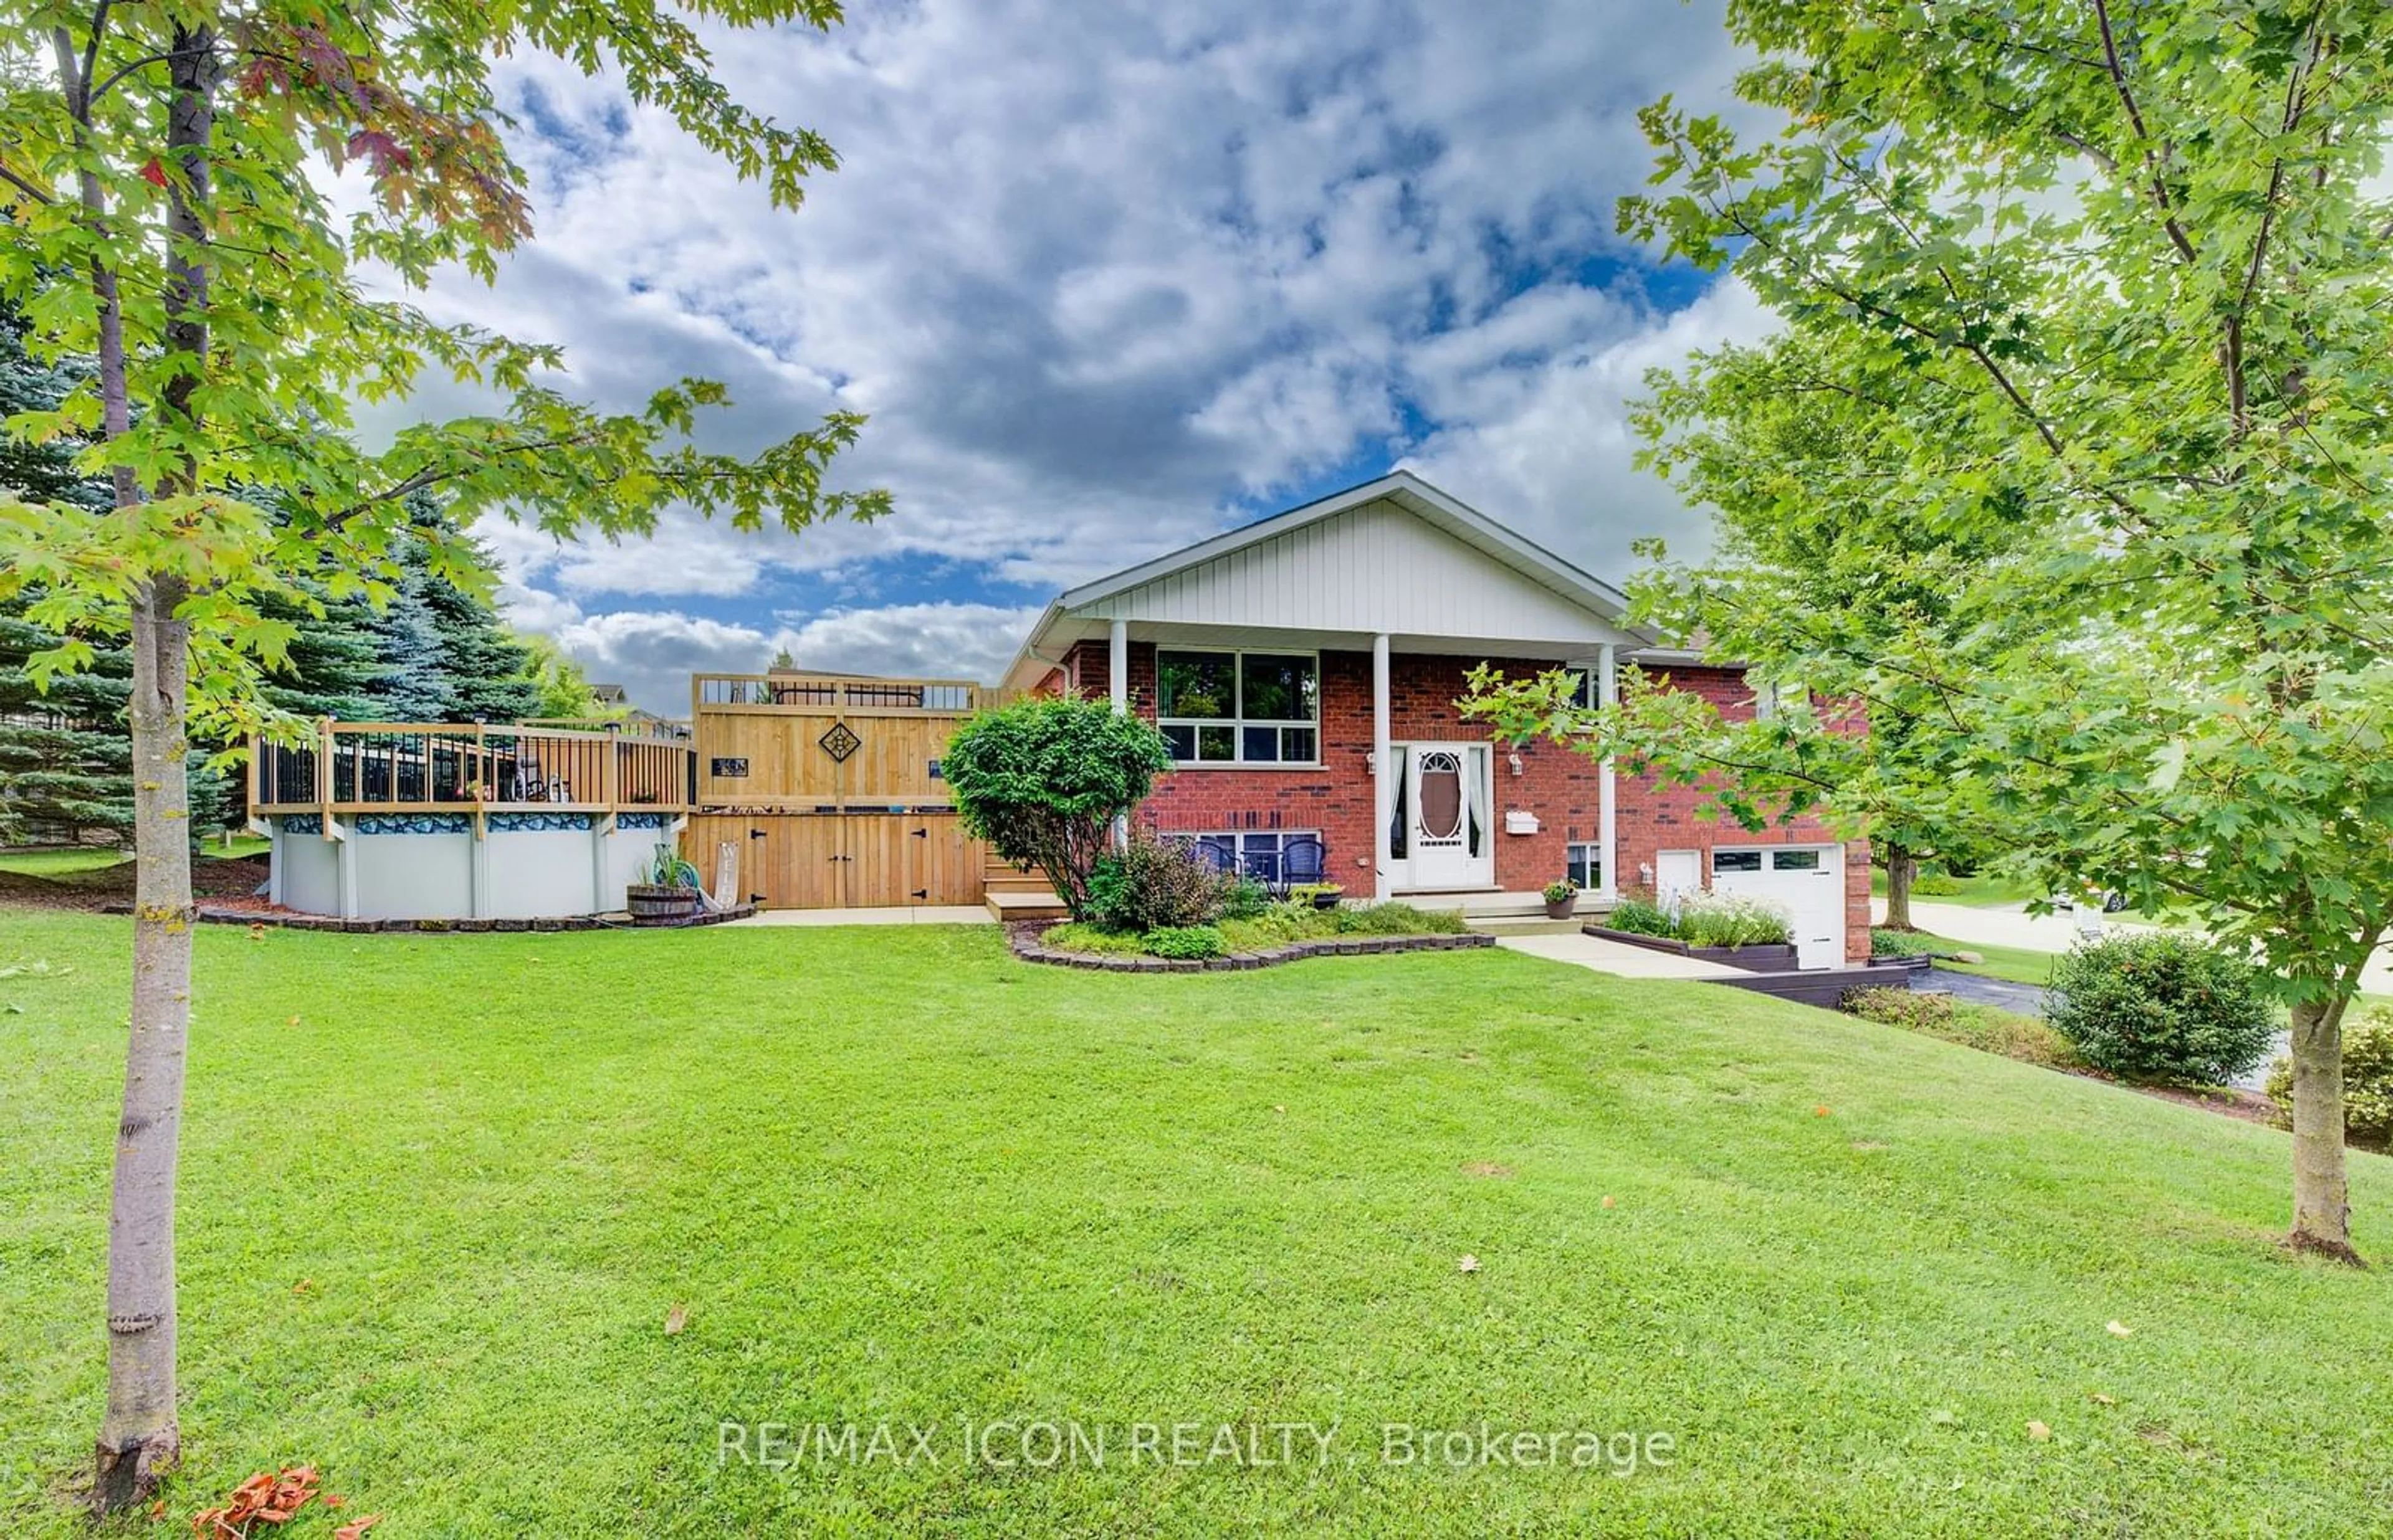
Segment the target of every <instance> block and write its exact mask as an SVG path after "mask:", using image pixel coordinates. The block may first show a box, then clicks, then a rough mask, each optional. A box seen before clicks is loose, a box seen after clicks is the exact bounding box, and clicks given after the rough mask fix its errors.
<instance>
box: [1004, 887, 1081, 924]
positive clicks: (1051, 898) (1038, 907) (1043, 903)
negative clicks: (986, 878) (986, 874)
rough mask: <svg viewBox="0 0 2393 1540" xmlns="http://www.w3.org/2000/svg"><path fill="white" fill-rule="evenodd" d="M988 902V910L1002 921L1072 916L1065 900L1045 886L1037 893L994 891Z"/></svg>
mask: <svg viewBox="0 0 2393 1540" xmlns="http://www.w3.org/2000/svg"><path fill="white" fill-rule="evenodd" d="M987 904H988V912H989V913H990V914H992V915H995V916H996V917H997V918H998V920H1000V922H1011V921H1013V920H1068V919H1070V918H1071V911H1070V910H1068V909H1066V908H1065V907H1064V901H1063V900H1062V899H1060V898H1058V897H1056V896H1055V895H1054V894H1053V893H1051V892H1049V891H1048V890H1047V889H1046V888H1044V887H1042V888H1040V890H1039V891H1038V892H1037V893H998V892H994V891H992V892H991V893H990V894H989V895H988V899H987Z"/></svg>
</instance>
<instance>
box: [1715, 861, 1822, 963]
mask: <svg viewBox="0 0 2393 1540" xmlns="http://www.w3.org/2000/svg"><path fill="white" fill-rule="evenodd" d="M1712 891H1713V892H1714V893H1733V894H1744V895H1746V897H1750V898H1759V899H1763V900H1765V901H1767V902H1769V903H1772V904H1775V905H1777V906H1778V907H1780V908H1782V909H1785V911H1786V917H1787V920H1788V921H1789V923H1790V928H1791V929H1792V930H1793V931H1794V933H1795V966H1796V967H1798V968H1841V967H1843V966H1844V965H1845V851H1844V847H1843V846H1842V845H1763V846H1760V847H1759V848H1747V849H1742V850H1739V849H1715V850H1714V851H1713V852H1712Z"/></svg>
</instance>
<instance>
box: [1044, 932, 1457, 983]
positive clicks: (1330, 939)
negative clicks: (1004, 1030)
mask: <svg viewBox="0 0 2393 1540" xmlns="http://www.w3.org/2000/svg"><path fill="white" fill-rule="evenodd" d="M1057 923H1058V921H1055V920H1017V921H1016V922H1014V923H1013V924H1011V925H1008V926H1007V927H1006V928H1005V939H1006V943H1007V945H1009V946H1012V947H1013V955H1014V956H1015V957H1017V958H1020V959H1022V960H1023V961H1025V962H1038V963H1044V964H1045V965H1047V966H1048V967H1050V968H1085V969H1087V970H1089V971H1090V972H1098V973H1236V972H1248V971H1249V970H1251V969H1256V968H1276V967H1278V966H1279V965H1280V964H1282V963H1284V962H1299V961H1301V960H1303V959H1306V958H1310V957H1364V956H1372V955H1377V954H1379V953H1381V952H1467V951H1471V950H1475V949H1476V948H1478V947H1482V946H1495V945H1496V938H1495V937H1494V936H1492V935H1490V934H1488V933H1486V932H1484V931H1459V932H1448V931H1440V932H1436V933H1432V934H1429V935H1341V936H1322V937H1320V938H1318V939H1316V940H1312V941H1291V942H1289V943H1288V945H1287V946H1275V947H1272V948H1271V949H1270V950H1269V951H1263V952H1241V953H1236V954H1234V955H1232V956H1229V957H1213V958H1163V957H1122V956H1118V955H1116V954H1113V953H1102V952H1067V951H1065V950H1063V949H1062V948H1060V947H1056V946H1041V945H1040V941H1039V938H1040V935H1041V934H1043V933H1045V932H1046V931H1047V930H1049V929H1050V928H1051V927H1053V926H1054V925H1055V924H1057Z"/></svg>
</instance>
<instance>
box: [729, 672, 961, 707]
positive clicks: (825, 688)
mask: <svg viewBox="0 0 2393 1540" xmlns="http://www.w3.org/2000/svg"><path fill="white" fill-rule="evenodd" d="M689 700H690V712H691V715H693V716H696V715H697V714H698V713H699V712H701V711H741V710H752V711H769V710H773V709H775V708H778V709H780V710H782V711H804V712H808V713H815V714H819V713H824V712H841V711H873V712H898V711H921V712H922V713H924V714H925V715H934V716H960V715H962V714H965V713H967V712H971V711H978V710H979V709H980V708H981V707H983V706H987V705H993V704H995V702H996V692H995V691H993V690H991V689H989V688H988V687H987V686H986V685H977V684H974V682H973V681H971V680H969V679H879V678H868V677H866V676H864V675H861V674H839V673H701V674H695V675H693V676H691V679H690V685H689Z"/></svg>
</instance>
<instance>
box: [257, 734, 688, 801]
mask: <svg viewBox="0 0 2393 1540" xmlns="http://www.w3.org/2000/svg"><path fill="white" fill-rule="evenodd" d="M690 760H691V750H690V746H689V745H688V744H687V743H682V742H676V741H673V740H671V739H666V738H659V737H624V736H622V735H621V734H617V733H588V732H570V731H565V730H561V729H556V728H534V727H511V726H485V725H482V724H457V723H410V722H324V723H321V724H318V727H317V729H316V733H315V736H314V737H313V738H311V739H310V740H309V741H308V742H306V743H304V744H288V743H276V742H272V741H269V740H268V739H264V738H260V739H258V740H256V741H255V743H253V744H252V745H251V752H250V756H249V774H250V784H249V804H250V806H251V807H252V808H253V809H254V810H255V811H256V812H259V813H261V814H270V813H301V812H307V813H332V814H353V813H469V812H475V811H477V810H478V811H483V812H526V811H531V810H535V809H539V810H545V811H551V812H560V813H615V812H625V811H631V810H634V809H636V810H640V811H644V812H658V813H681V812H686V811H687V810H688V808H689V806H690V800H689V793H690Z"/></svg>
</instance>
